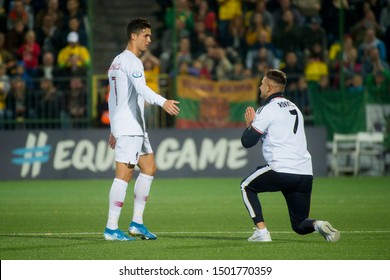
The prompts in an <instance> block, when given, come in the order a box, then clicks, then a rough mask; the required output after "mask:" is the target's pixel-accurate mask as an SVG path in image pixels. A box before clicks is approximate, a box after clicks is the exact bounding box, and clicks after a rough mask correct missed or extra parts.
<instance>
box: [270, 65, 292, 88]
mask: <svg viewBox="0 0 390 280" xmlns="http://www.w3.org/2000/svg"><path fill="white" fill-rule="evenodd" d="M265 76H266V77H267V78H268V79H270V80H272V81H274V82H275V83H277V84H279V85H282V86H283V87H284V86H285V85H286V83H287V76H286V74H285V73H284V72H283V71H280V70H278V69H270V70H268V72H267V74H266V75H265Z"/></svg>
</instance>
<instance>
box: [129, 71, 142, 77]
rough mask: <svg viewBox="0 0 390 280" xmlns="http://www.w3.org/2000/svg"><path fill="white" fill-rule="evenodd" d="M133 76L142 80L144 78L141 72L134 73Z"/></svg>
mask: <svg viewBox="0 0 390 280" xmlns="http://www.w3.org/2000/svg"><path fill="white" fill-rule="evenodd" d="M131 75H132V76H133V77H134V78H141V77H142V72H141V71H134V72H133V73H132V74H131Z"/></svg>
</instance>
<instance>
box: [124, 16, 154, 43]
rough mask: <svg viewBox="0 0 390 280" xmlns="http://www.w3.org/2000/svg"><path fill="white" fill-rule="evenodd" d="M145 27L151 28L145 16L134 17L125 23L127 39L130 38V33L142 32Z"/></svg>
mask: <svg viewBox="0 0 390 280" xmlns="http://www.w3.org/2000/svg"><path fill="white" fill-rule="evenodd" d="M146 28H152V25H151V24H150V22H149V20H147V19H146V18H136V19H133V20H132V21H130V22H129V24H128V25H127V39H130V36H131V34H132V33H136V34H137V35H138V34H140V33H141V32H142V30H144V29H146Z"/></svg>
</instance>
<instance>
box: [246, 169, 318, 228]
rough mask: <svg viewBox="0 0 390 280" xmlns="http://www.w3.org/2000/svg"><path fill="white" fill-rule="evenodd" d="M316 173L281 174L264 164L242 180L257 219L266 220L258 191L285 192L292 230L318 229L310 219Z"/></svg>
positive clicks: (252, 216)
mask: <svg viewBox="0 0 390 280" xmlns="http://www.w3.org/2000/svg"><path fill="white" fill-rule="evenodd" d="M312 185H313V176H312V175H299V174H289V173H279V172H275V171H273V170H271V168H270V167H269V166H268V165H266V166H260V167H258V168H257V170H256V171H255V172H253V173H252V174H251V175H249V176H248V177H246V178H245V179H244V180H242V182H241V193H242V198H243V200H244V204H245V206H246V208H247V210H248V212H249V215H250V216H251V218H252V220H253V222H254V223H255V224H256V223H258V222H264V218H263V212H262V209H261V203H260V200H259V198H258V193H262V192H278V191H281V192H282V193H283V195H284V198H285V199H286V203H287V207H288V212H289V215H290V222H291V227H292V229H293V230H294V231H295V232H296V233H298V234H308V233H312V232H313V231H314V227H313V221H314V220H312V219H309V212H310V199H311V190H312Z"/></svg>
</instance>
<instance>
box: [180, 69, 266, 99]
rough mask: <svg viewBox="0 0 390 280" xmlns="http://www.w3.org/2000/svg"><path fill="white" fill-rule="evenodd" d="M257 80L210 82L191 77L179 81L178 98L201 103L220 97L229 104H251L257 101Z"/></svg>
mask: <svg viewBox="0 0 390 280" xmlns="http://www.w3.org/2000/svg"><path fill="white" fill-rule="evenodd" d="M258 84H259V81H258V79H257V78H253V79H248V80H242V81H210V80H205V79H199V78H196V77H190V76H179V77H178V79H177V94H178V97H181V98H186V99H192V100H197V101H200V100H202V99H204V98H210V97H218V98H223V99H226V100H227V101H228V102H235V103H239V102H248V101H249V102H251V101H256V100H257V95H258V90H259V89H258Z"/></svg>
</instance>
